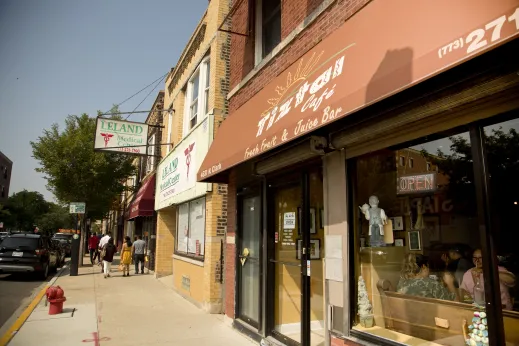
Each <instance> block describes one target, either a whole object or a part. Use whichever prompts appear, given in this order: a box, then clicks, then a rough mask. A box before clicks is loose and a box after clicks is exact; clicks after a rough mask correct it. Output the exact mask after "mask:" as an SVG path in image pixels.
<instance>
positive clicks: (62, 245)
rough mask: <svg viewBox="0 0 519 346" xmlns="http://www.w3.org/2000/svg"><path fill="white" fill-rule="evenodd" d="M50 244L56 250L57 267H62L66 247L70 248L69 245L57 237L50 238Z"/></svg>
mask: <svg viewBox="0 0 519 346" xmlns="http://www.w3.org/2000/svg"><path fill="white" fill-rule="evenodd" d="M51 242H52V245H53V246H54V247H55V248H56V249H57V251H58V264H57V267H63V265H64V264H65V257H66V255H67V247H68V248H69V249H70V245H69V244H68V243H67V242H66V241H65V242H63V241H61V240H58V239H51Z"/></svg>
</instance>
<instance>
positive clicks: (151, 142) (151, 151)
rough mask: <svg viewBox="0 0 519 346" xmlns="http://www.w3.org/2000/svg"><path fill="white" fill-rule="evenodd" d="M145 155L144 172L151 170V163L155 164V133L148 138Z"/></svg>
mask: <svg viewBox="0 0 519 346" xmlns="http://www.w3.org/2000/svg"><path fill="white" fill-rule="evenodd" d="M147 155H148V156H147V160H146V174H148V173H149V172H151V171H153V165H154V164H155V134H153V135H151V136H150V138H148V148H147Z"/></svg>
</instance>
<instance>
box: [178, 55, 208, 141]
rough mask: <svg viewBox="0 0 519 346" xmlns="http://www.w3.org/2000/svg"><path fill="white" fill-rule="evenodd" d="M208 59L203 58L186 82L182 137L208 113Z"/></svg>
mask: <svg viewBox="0 0 519 346" xmlns="http://www.w3.org/2000/svg"><path fill="white" fill-rule="evenodd" d="M209 81H210V64H209V57H207V58H205V59H204V60H203V61H202V63H201V64H200V66H198V68H197V69H196V71H195V73H193V76H192V77H191V79H190V80H189V82H188V85H187V93H186V101H187V102H186V117H185V121H184V124H185V125H184V136H185V135H187V134H188V133H189V131H191V129H192V128H194V127H195V126H196V125H197V124H198V123H199V122H200V121H202V120H203V119H204V118H205V116H206V115H207V113H208V111H209V84H210V82H209Z"/></svg>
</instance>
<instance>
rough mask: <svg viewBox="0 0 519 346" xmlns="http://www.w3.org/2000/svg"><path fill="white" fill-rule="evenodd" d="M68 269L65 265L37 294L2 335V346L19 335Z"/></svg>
mask: <svg viewBox="0 0 519 346" xmlns="http://www.w3.org/2000/svg"><path fill="white" fill-rule="evenodd" d="M67 267H68V264H65V265H64V266H63V267H61V269H60V271H59V272H57V273H56V275H54V277H53V278H52V279H51V280H50V281H49V282H47V283H45V285H44V286H43V288H42V289H41V290H40V291H39V292H38V294H36V296H35V297H34V298H33V299H32V301H31V303H30V304H29V306H27V308H25V310H24V311H23V312H22V313H21V315H20V316H19V317H18V318H17V319H16V321H14V323H13V324H12V325H11V327H9V329H8V330H7V331H6V332H5V333H4V335H2V337H1V338H0V346H7V345H8V344H9V342H10V341H11V339H12V338H13V337H14V336H15V335H16V333H18V331H19V330H20V329H21V328H22V326H23V325H24V323H25V321H27V319H28V318H29V316H30V315H31V314H32V311H33V310H34V309H35V308H36V307H37V306H38V304H39V303H40V301H41V300H42V298H43V297H44V296H45V292H46V291H47V288H49V287H50V286H52V285H54V283H55V282H56V280H58V278H59V277H60V276H61V273H63V271H64V270H65V269H66V268H67Z"/></svg>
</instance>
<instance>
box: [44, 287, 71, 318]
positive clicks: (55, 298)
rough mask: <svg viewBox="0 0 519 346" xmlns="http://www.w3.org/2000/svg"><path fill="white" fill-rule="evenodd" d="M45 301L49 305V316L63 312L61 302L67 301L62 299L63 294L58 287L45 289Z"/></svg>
mask: <svg viewBox="0 0 519 346" xmlns="http://www.w3.org/2000/svg"><path fill="white" fill-rule="evenodd" d="M45 295H46V296H47V301H48V302H49V303H50V306H49V315H57V314H61V313H62V312H63V302H64V301H66V300H67V298H65V297H64V295H65V292H64V291H63V289H62V288H61V287H59V286H51V287H49V288H47V292H46V293H45Z"/></svg>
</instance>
